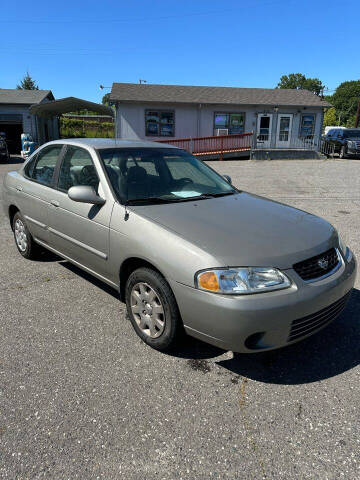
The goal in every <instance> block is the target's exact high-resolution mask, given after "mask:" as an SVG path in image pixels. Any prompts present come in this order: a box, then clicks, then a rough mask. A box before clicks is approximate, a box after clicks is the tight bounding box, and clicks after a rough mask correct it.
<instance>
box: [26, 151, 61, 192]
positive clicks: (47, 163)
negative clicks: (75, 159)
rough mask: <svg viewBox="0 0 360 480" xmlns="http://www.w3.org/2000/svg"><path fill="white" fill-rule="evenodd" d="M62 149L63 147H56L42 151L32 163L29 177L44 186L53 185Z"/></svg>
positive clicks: (28, 171)
mask: <svg viewBox="0 0 360 480" xmlns="http://www.w3.org/2000/svg"><path fill="white" fill-rule="evenodd" d="M61 149H62V145H54V146H51V147H46V148H44V149H43V150H41V151H40V152H39V153H38V155H37V156H36V160H35V162H30V164H29V165H28V168H27V170H26V173H27V175H28V176H30V177H31V178H32V179H34V180H36V181H37V182H40V183H43V184H44V185H51V183H52V180H53V177H54V172H55V166H56V162H57V160H58V157H59V155H60V152H61Z"/></svg>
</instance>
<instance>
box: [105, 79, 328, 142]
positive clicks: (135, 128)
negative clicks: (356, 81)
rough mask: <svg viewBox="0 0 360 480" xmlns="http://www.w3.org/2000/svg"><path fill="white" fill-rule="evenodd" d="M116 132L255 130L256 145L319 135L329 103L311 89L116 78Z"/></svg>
mask: <svg viewBox="0 0 360 480" xmlns="http://www.w3.org/2000/svg"><path fill="white" fill-rule="evenodd" d="M110 101H111V102H112V103H113V104H115V106H116V136H117V137H119V138H131V139H136V138H140V139H148V140H160V139H161V140H164V139H166V138H169V140H170V139H177V138H188V137H192V138H193V137H206V136H213V135H217V134H236V133H243V132H254V133H255V135H254V139H255V144H254V148H268V149H279V148H287V149H291V148H298V147H299V146H301V145H302V144H304V142H305V141H307V142H308V141H312V140H313V139H315V138H319V137H320V135H321V130H322V123H323V112H324V108H327V107H330V106H331V105H330V104H329V103H327V102H326V101H324V100H323V99H321V98H320V97H318V96H317V95H314V94H313V93H311V92H309V91H307V90H285V89H264V88H230V87H199V86H180V85H151V84H131V83H114V84H113V86H112V90H111V94H110Z"/></svg>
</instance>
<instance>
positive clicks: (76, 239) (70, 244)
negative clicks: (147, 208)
mask: <svg viewBox="0 0 360 480" xmlns="http://www.w3.org/2000/svg"><path fill="white" fill-rule="evenodd" d="M93 155H94V158H93V157H92V154H91V153H90V151H89V150H87V149H85V148H82V147H78V146H74V145H67V146H66V151H65V152H64V154H63V156H62V160H61V165H60V168H59V171H58V174H57V179H56V180H57V181H56V189H54V190H53V191H52V197H51V199H50V207H49V212H50V215H49V243H50V245H51V247H53V248H54V249H55V250H56V251H58V252H59V253H60V254H63V255H64V256H66V257H69V258H70V259H71V260H73V261H75V262H77V263H79V264H80V265H82V266H84V267H87V268H88V269H90V270H91V271H92V272H94V273H97V274H98V275H99V276H101V277H104V278H107V277H108V263H109V225H110V217H111V212H112V208H113V204H114V200H113V199H112V198H111V196H108V198H106V192H107V190H108V189H107V188H104V186H103V185H102V182H104V181H106V180H105V177H104V176H103V175H101V173H102V172H99V170H98V169H97V168H96V166H95V163H94V159H95V161H96V160H97V159H96V157H95V154H93ZM97 161H98V160H97ZM99 173H100V175H99ZM100 177H102V179H103V180H102V182H101V181H100ZM76 185H90V186H92V187H94V189H95V191H96V192H97V193H98V194H99V195H100V196H102V197H103V198H105V200H106V201H105V204H104V205H92V204H88V203H79V202H75V201H73V200H71V199H70V198H69V196H68V194H67V193H68V190H69V188H71V187H73V186H76Z"/></svg>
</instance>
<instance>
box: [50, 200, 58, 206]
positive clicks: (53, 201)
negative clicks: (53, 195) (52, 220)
mask: <svg viewBox="0 0 360 480" xmlns="http://www.w3.org/2000/svg"><path fill="white" fill-rule="evenodd" d="M50 203H51V205H54V207H60V203H59V202H58V201H57V200H50Z"/></svg>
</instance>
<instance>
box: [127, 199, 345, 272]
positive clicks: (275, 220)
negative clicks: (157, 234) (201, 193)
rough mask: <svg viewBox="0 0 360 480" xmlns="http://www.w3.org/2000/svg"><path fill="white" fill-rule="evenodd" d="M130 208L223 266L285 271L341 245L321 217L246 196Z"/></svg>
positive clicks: (335, 234)
mask: <svg viewBox="0 0 360 480" xmlns="http://www.w3.org/2000/svg"><path fill="white" fill-rule="evenodd" d="M131 210H133V211H134V212H136V213H137V214H139V215H141V216H143V217H146V218H148V219H151V220H152V221H154V222H156V223H157V224H160V225H162V226H163V227H164V228H167V229H168V230H170V231H172V232H176V233H177V234H178V235H179V236H181V237H183V238H184V239H185V240H187V241H189V242H191V243H193V244H194V245H196V246H197V247H200V248H201V249H202V250H204V251H205V252H207V253H208V254H210V255H212V256H213V258H214V261H216V262H217V265H222V266H273V267H278V268H282V269H286V268H291V267H292V265H293V264H294V263H296V262H298V261H301V260H305V259H306V258H310V257H312V256H314V255H318V254H320V253H322V252H324V251H326V250H328V249H329V248H331V247H333V246H336V244H337V243H336V242H337V233H336V230H335V229H334V228H333V227H332V226H331V225H330V224H329V223H328V222H326V221H325V220H323V219H322V218H319V217H316V216H315V215H312V214H310V213H307V212H304V211H302V210H298V209H296V208H293V207H290V206H288V205H284V204H282V203H278V202H275V201H272V200H269V199H266V198H263V197H259V196H257V195H252V194H249V193H246V192H240V193H239V194H235V195H231V196H225V197H218V198H212V199H206V200H196V201H188V202H181V203H169V204H161V205H143V206H139V205H138V206H132V207H131ZM211 266H216V264H214V265H209V267H211Z"/></svg>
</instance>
